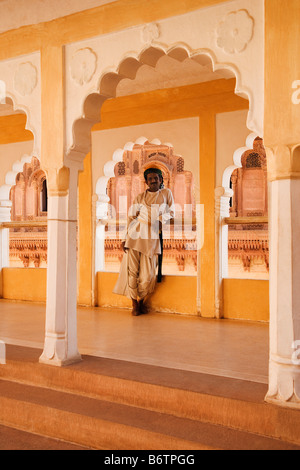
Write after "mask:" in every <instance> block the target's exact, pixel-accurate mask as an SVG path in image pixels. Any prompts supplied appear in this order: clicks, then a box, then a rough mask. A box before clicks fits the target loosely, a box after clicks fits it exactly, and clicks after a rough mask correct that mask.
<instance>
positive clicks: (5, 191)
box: [0, 154, 32, 207]
mask: <svg viewBox="0 0 300 470" xmlns="http://www.w3.org/2000/svg"><path fill="white" fill-rule="evenodd" d="M31 159H32V156H30V155H27V154H25V155H23V157H22V158H21V160H17V161H16V162H15V163H14V164H13V166H12V169H11V170H10V171H8V172H7V173H6V175H5V184H3V185H2V186H0V205H5V204H6V203H7V204H8V205H9V207H11V201H10V200H9V193H10V190H11V188H12V186H14V185H15V184H16V177H17V175H18V173H21V172H22V171H23V167H24V165H25V163H30V162H31Z"/></svg>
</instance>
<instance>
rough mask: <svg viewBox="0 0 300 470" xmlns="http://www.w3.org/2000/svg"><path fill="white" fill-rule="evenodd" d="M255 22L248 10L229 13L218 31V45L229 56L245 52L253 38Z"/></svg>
mask: <svg viewBox="0 0 300 470" xmlns="http://www.w3.org/2000/svg"><path fill="white" fill-rule="evenodd" d="M253 30H254V20H253V18H252V17H251V16H250V15H249V13H248V11H247V10H239V11H235V12H231V13H229V14H228V15H227V16H226V18H225V19H224V20H223V21H221V23H220V24H219V26H218V29H217V45H218V46H219V47H220V48H222V49H224V51H225V52H227V53H228V54H234V53H236V52H243V51H244V50H245V49H246V47H247V45H248V44H249V42H250V41H251V39H252V37H253Z"/></svg>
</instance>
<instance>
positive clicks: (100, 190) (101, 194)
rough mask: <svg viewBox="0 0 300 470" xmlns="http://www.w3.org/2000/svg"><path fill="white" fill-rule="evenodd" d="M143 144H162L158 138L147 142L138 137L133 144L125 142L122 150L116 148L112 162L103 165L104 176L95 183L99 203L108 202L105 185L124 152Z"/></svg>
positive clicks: (113, 174) (169, 145) (170, 145)
mask: <svg viewBox="0 0 300 470" xmlns="http://www.w3.org/2000/svg"><path fill="white" fill-rule="evenodd" d="M145 142H149V143H150V144H154V145H161V144H162V142H161V141H160V140H159V139H158V138H155V139H153V140H151V141H149V140H148V139H147V138H146V137H139V138H138V139H136V141H135V142H127V143H126V144H125V145H124V147H123V148H118V149H116V150H115V151H114V153H113V156H112V160H109V161H108V162H106V163H105V165H104V168H103V172H104V176H101V177H100V178H99V179H98V180H97V183H96V194H97V196H98V201H99V202H104V203H106V202H109V200H108V197H107V195H106V188H107V183H108V181H109V179H110V178H113V177H114V176H115V173H114V168H115V165H116V164H117V163H119V162H121V161H122V160H123V154H124V152H125V151H126V150H132V149H133V147H134V145H144V144H145ZM163 145H167V146H168V147H173V145H172V144H170V143H164V144H163Z"/></svg>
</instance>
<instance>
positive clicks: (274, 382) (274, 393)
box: [265, 359, 300, 410]
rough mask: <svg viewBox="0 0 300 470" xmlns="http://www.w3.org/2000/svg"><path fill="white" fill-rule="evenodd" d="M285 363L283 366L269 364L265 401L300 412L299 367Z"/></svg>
mask: <svg viewBox="0 0 300 470" xmlns="http://www.w3.org/2000/svg"><path fill="white" fill-rule="evenodd" d="M281 360H282V359H281ZM282 361H283V360H282ZM285 361H286V363H285V364H284V363H278V362H271V363H270V383H269V391H268V393H267V395H266V397H265V401H266V402H267V403H272V404H274V405H279V406H283V407H285V408H294V409H297V410H300V370H299V366H298V365H294V364H292V363H288V361H287V360H285Z"/></svg>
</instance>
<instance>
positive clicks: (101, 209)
mask: <svg viewBox="0 0 300 470" xmlns="http://www.w3.org/2000/svg"><path fill="white" fill-rule="evenodd" d="M108 203H109V197H108V196H106V195H105V194H101V195H98V197H97V202H96V236H95V274H96V273H97V272H100V271H104V269H105V247H104V242H105V222H106V221H107V219H108Z"/></svg>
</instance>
